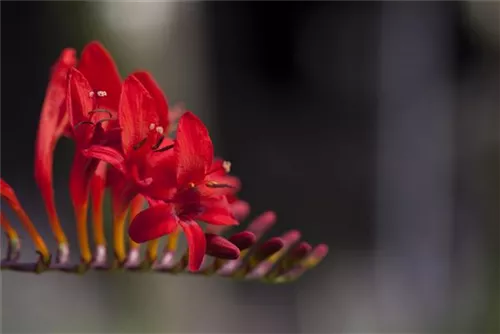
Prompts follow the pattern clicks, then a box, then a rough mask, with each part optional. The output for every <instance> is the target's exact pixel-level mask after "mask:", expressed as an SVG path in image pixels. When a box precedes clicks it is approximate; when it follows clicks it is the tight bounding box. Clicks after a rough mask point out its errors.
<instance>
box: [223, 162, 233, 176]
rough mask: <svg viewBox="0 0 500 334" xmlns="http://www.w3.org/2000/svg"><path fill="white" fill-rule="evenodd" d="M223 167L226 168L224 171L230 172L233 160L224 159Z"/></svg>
mask: <svg viewBox="0 0 500 334" xmlns="http://www.w3.org/2000/svg"><path fill="white" fill-rule="evenodd" d="M222 168H224V171H225V172H226V173H229V172H230V171H231V162H230V161H224V162H223V163H222Z"/></svg>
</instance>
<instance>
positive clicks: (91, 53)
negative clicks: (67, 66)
mask: <svg viewBox="0 0 500 334" xmlns="http://www.w3.org/2000/svg"><path fill="white" fill-rule="evenodd" d="M80 58H81V59H80V62H79V64H78V70H80V72H82V73H83V75H84V76H85V77H86V78H87V80H88V81H89V83H90V86H91V87H92V88H93V89H94V90H96V91H99V90H101V91H105V92H106V96H105V97H99V98H98V104H99V108H104V109H108V110H112V111H117V109H118V102H119V101H120V92H121V78H120V74H119V73H118V70H117V68H116V65H115V62H114V60H113V58H112V57H111V55H110V54H109V52H108V51H107V50H106V49H105V48H104V47H103V46H102V45H101V44H100V43H99V42H90V43H89V44H87V45H86V46H85V48H84V49H83V51H82V54H81V57H80Z"/></svg>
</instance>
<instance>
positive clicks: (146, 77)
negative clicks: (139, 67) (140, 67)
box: [132, 71, 169, 134]
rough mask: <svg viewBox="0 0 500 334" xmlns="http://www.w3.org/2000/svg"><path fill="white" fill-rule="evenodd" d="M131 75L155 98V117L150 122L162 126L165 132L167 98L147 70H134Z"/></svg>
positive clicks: (167, 121) (166, 127)
mask: <svg viewBox="0 0 500 334" xmlns="http://www.w3.org/2000/svg"><path fill="white" fill-rule="evenodd" d="M132 75H133V76H134V77H136V78H137V80H139V81H140V82H141V83H142V85H143V86H144V87H145V88H146V89H147V91H148V92H149V94H151V96H152V97H153V99H154V100H155V103H156V112H157V115H156V117H157V118H156V121H155V122H151V123H154V124H156V126H161V127H163V129H164V131H165V134H167V133H166V131H167V130H168V125H169V117H168V103H167V99H166V98H165V94H163V92H162V90H161V89H160V87H159V86H158V84H157V83H156V81H155V80H154V79H153V77H152V76H151V74H149V73H148V72H142V71H141V72H135V73H133V74H132ZM148 125H149V124H148Z"/></svg>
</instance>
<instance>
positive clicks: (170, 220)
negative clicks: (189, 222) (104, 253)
mask: <svg viewBox="0 0 500 334" xmlns="http://www.w3.org/2000/svg"><path fill="white" fill-rule="evenodd" d="M177 222H178V218H177V216H175V215H174V214H173V213H172V206H171V205H170V204H160V205H156V206H153V207H150V208H148V209H146V210H144V211H141V212H140V213H139V214H138V215H137V216H135V218H134V219H133V220H132V222H131V223H130V226H129V229H128V233H129V236H130V238H131V239H132V240H133V241H135V242H137V243H143V242H146V241H149V240H154V239H157V238H159V237H161V236H164V235H166V234H169V233H172V232H173V231H175V229H176V228H177ZM203 239H204V238H203Z"/></svg>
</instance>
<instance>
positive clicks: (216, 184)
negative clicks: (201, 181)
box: [205, 181, 234, 188]
mask: <svg viewBox="0 0 500 334" xmlns="http://www.w3.org/2000/svg"><path fill="white" fill-rule="evenodd" d="M205 185H206V186H207V187H209V188H234V187H233V186H232V185H230V184H225V183H219V182H215V181H208V182H207V183H206V184H205Z"/></svg>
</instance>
